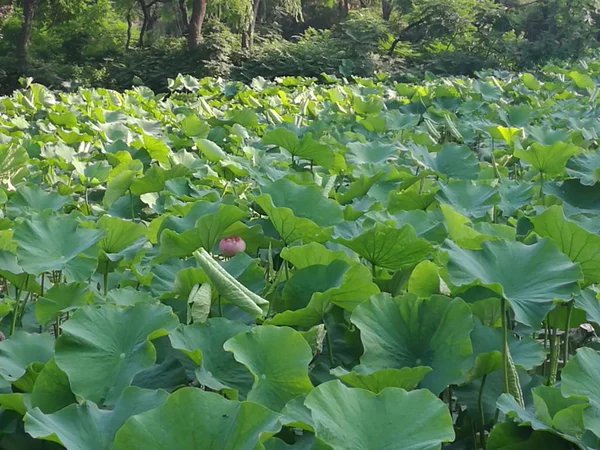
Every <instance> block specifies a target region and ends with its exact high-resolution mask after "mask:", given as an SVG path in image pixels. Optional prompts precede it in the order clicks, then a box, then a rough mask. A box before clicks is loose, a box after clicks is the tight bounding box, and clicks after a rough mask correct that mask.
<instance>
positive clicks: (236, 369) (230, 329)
mask: <svg viewBox="0 0 600 450" xmlns="http://www.w3.org/2000/svg"><path fill="white" fill-rule="evenodd" d="M248 330H250V327H249V326H248V325H244V324H242V323H239V322H233V321H231V320H228V319H225V318H222V317H213V318H210V319H208V321H207V322H206V323H204V324H194V325H187V326H185V325H183V326H180V327H179V328H177V329H176V330H175V331H173V332H171V333H170V334H169V339H171V345H172V346H173V348H175V349H178V350H180V351H181V352H183V353H184V354H185V355H187V356H188V357H189V358H190V359H191V360H192V361H193V362H194V363H195V364H196V365H198V366H199V367H197V368H196V370H195V371H196V378H198V381H200V383H202V384H203V385H204V386H207V387H208V388H210V389H213V390H215V391H221V390H232V389H235V390H236V391H237V394H239V395H240V396H242V397H243V398H245V397H246V395H247V394H248V392H249V391H250V389H251V388H252V383H253V378H252V374H251V373H250V372H248V369H246V367H245V366H244V365H242V364H240V363H239V362H237V361H236V360H235V358H234V357H233V355H232V354H231V353H230V352H227V351H225V350H224V349H223V344H224V343H225V342H226V341H227V340H228V339H230V338H232V337H234V336H237V335H238V334H240V333H245V332H246V331H248Z"/></svg>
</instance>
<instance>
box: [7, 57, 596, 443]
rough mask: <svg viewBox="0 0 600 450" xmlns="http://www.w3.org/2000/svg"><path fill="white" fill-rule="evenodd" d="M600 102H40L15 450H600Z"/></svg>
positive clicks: (217, 90) (12, 131) (539, 95)
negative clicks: (577, 449)
mask: <svg viewBox="0 0 600 450" xmlns="http://www.w3.org/2000/svg"><path fill="white" fill-rule="evenodd" d="M599 82H600V62H596V61H588V62H581V63H579V64H577V65H574V66H572V67H569V68H564V67H548V68H546V69H545V70H544V71H543V72H540V73H536V74H532V73H524V74H513V73H508V72H507V73H501V72H496V73H487V74H482V75H481V76H479V77H478V78H472V79H471V78H436V77H433V76H428V77H427V78H426V79H425V80H424V81H422V82H419V83H416V84H411V83H397V82H393V81H391V80H387V79H386V77H385V76H384V75H381V76H380V77H378V79H354V80H352V81H351V82H350V81H347V80H341V79H335V78H331V77H325V81H324V82H323V81H321V82H319V83H317V82H316V80H311V79H300V78H283V79H278V80H275V81H273V82H270V81H265V80H255V81H254V82H253V83H252V85H250V86H247V85H242V84H238V83H230V82H225V81H221V80H214V79H206V80H196V79H193V78H191V77H187V76H179V77H178V78H177V79H176V80H172V81H171V83H170V89H171V91H170V92H169V93H168V94H161V95H157V94H155V93H153V92H152V91H150V90H149V89H147V88H144V87H135V88H133V89H132V90H130V91H127V92H124V93H119V92H114V91H109V90H105V89H95V90H94V89H80V90H79V91H77V92H74V93H64V92H63V93H59V92H52V91H50V90H48V89H46V88H45V87H43V86H40V85H37V84H34V83H31V82H30V81H28V80H27V81H26V84H25V86H24V87H23V89H21V90H19V91H17V92H15V93H14V94H13V95H12V96H10V97H0V183H1V189H0V207H1V217H0V287H1V293H2V299H1V301H0V318H1V322H0V329H1V330H2V332H3V336H1V338H2V342H0V406H1V408H0V448H3V449H27V450H36V449H58V448H63V447H64V448H67V449H69V450H109V449H111V450H136V449H140V450H166V449H169V450H204V449H219V450H221V449H230V450H241V449H248V450H253V449H259V448H264V449H267V450H280V449H296V448H297V449H321V450H323V449H335V450H337V449H340V450H341V449H347V450H379V449H398V450H407V449H410V450H420V449H436V448H441V447H442V446H443V447H444V448H448V449H478V448H482V449H488V450H500V449H515V450H516V449H524V448H527V449H532V450H536V449H543V450H547V449H573V448H581V449H596V448H600V441H599V437H600V353H599V352H598V350H600V343H599V340H598V338H597V337H596V330H597V329H598V327H599V326H600V300H599V296H598V283H599V282H600V152H599V151H598V144H599V140H600V137H599V135H600V121H599V120H598V117H599V116H600V108H599V105H598V94H599V92H600V91H599V87H598V86H599ZM224 238H228V239H224Z"/></svg>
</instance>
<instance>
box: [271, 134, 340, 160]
mask: <svg viewBox="0 0 600 450" xmlns="http://www.w3.org/2000/svg"><path fill="white" fill-rule="evenodd" d="M262 141H263V144H265V145H276V146H278V147H281V148H284V149H286V150H287V151H288V152H290V153H291V154H292V155H294V156H297V157H299V158H301V159H308V160H310V161H313V162H314V163H315V164H316V165H318V166H321V167H324V168H326V169H331V168H332V167H333V165H334V163H335V155H334V153H333V150H332V149H331V148H330V147H329V146H327V145H325V144H322V143H320V142H318V141H316V140H315V139H313V138H312V136H311V135H310V134H305V135H304V136H303V137H302V140H300V139H299V138H298V136H297V135H296V133H294V132H293V131H291V130H288V129H287V128H283V127H277V128H274V129H272V130H270V131H267V132H266V133H265V134H264V136H263V138H262Z"/></svg>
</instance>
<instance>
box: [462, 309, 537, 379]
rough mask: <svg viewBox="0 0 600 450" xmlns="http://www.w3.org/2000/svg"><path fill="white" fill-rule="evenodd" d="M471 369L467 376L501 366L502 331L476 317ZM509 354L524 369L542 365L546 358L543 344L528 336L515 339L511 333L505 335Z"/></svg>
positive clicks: (475, 375)
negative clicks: (486, 324) (484, 323)
mask: <svg viewBox="0 0 600 450" xmlns="http://www.w3.org/2000/svg"><path fill="white" fill-rule="evenodd" d="M471 341H472V343H473V360H474V363H473V369H471V371H470V373H469V378H475V377H481V376H483V375H487V374H490V373H492V372H494V371H496V370H499V369H500V368H501V367H502V365H501V364H502V333H501V330H500V329H499V328H490V327H487V326H484V325H483V324H482V323H481V321H480V320H479V319H478V318H477V319H475V320H474V327H473V332H472V333H471ZM507 341H508V346H509V349H510V354H511V356H512V358H513V361H514V364H515V366H517V367H522V368H523V369H525V370H531V369H534V368H535V367H538V366H540V365H542V363H543V362H544V361H545V359H546V351H545V349H544V347H543V345H542V344H541V343H539V342H537V341H535V340H533V339H531V338H530V337H528V336H524V337H522V338H520V339H517V338H516V337H515V336H514V335H513V334H512V333H509V334H508V336H507Z"/></svg>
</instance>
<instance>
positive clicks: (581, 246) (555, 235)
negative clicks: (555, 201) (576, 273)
mask: <svg viewBox="0 0 600 450" xmlns="http://www.w3.org/2000/svg"><path fill="white" fill-rule="evenodd" d="M529 220H531V222H532V223H533V226H534V230H535V232H536V233H537V234H539V235H540V236H542V237H547V238H549V239H551V240H552V241H553V242H554V243H555V244H556V246H557V247H558V248H559V250H560V251H561V252H563V253H564V254H565V255H567V256H568V257H569V258H570V259H571V261H573V262H576V263H579V266H580V267H581V270H582V271H583V280H584V283H585V284H586V285H589V284H592V283H599V282H600V236H598V235H596V234H593V233H590V232H589V231H587V230H585V229H584V228H581V227H580V226H579V225H577V223H575V222H572V221H570V220H568V219H567V218H566V217H565V215H564V213H563V210H562V207H560V206H552V207H550V208H548V209H547V210H546V211H544V212H543V213H542V214H539V215H537V216H535V217H531V218H530V219H529Z"/></svg>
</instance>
